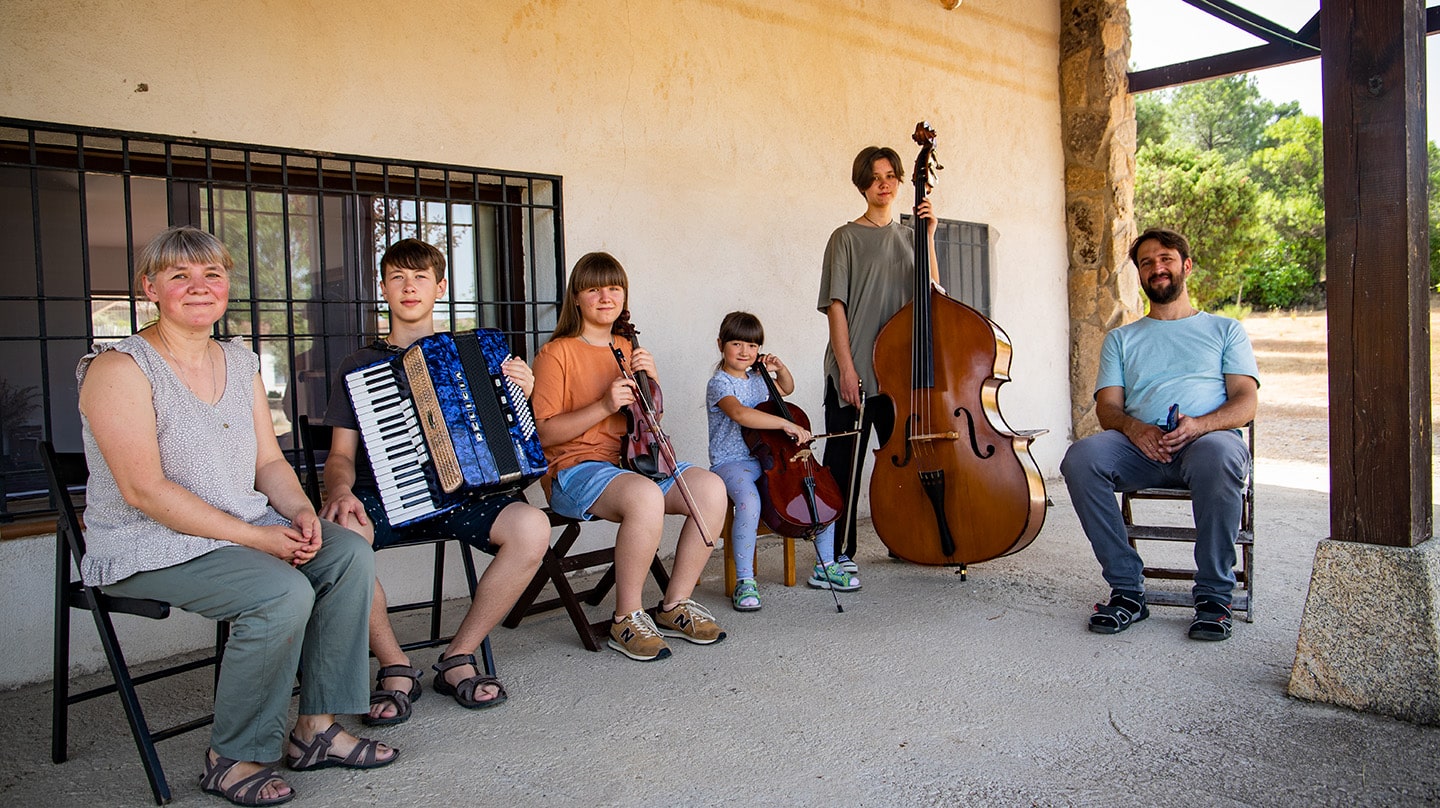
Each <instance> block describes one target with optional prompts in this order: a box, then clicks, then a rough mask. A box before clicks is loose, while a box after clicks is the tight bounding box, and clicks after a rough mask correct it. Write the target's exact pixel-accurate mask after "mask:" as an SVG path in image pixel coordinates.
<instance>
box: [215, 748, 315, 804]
mask: <svg viewBox="0 0 1440 808" xmlns="http://www.w3.org/2000/svg"><path fill="white" fill-rule="evenodd" d="M239 763H240V761H238V760H234V759H232V758H227V757H225V756H224V755H220V754H216V755H215V762H214V763H211V762H210V753H208V752H207V753H205V773H204V774H202V775H200V790H201V791H203V792H205V793H206V794H214V795H215V796H217V797H224V798H225V799H227V800H229V801H230V802H231V803H233V804H235V805H280V804H281V803H286V802H289V801H291V800H293V799H295V789H294V788H290V793H289V794H285V795H284V796H280V797H270V798H268V799H267V798H265V797H261V796H260V789H262V788H264V787H265V786H266V785H268V784H270V783H272V782H274V781H276V780H279V781H280V782H281V783H284V784H285V786H286V787H289V786H290V784H289V783H286V782H285V778H283V777H281V776H280V775H279V774H277V773H276V772H275V770H274V769H271V768H268V767H267V768H264V769H261V770H260V771H258V772H255V773H254V774H252V775H250V776H249V777H242V778H240V779H239V780H236V781H235V782H233V783H231V784H230V786H229V787H228V788H226V787H222V786H221V785H220V781H221V780H224V779H225V775H227V774H229V773H230V770H231V769H233V768H235V766H236V765H238V764H239Z"/></svg>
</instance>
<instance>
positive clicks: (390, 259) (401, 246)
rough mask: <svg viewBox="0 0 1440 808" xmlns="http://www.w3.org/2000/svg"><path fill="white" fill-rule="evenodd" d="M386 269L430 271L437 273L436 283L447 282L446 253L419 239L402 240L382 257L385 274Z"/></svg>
mask: <svg viewBox="0 0 1440 808" xmlns="http://www.w3.org/2000/svg"><path fill="white" fill-rule="evenodd" d="M386 267H398V268H400V269H428V270H430V271H431V272H434V273H435V281H436V283H439V282H440V281H443V280H445V253H443V252H440V248H438V247H436V246H434V245H433V244H428V243H426V242H424V241H421V240H420V239H418V238H402V239H400V240H399V241H397V242H395V243H394V244H391V245H390V247H389V249H387V250H385V255H383V256H381V258H380V271H381V272H384V271H385V268H386Z"/></svg>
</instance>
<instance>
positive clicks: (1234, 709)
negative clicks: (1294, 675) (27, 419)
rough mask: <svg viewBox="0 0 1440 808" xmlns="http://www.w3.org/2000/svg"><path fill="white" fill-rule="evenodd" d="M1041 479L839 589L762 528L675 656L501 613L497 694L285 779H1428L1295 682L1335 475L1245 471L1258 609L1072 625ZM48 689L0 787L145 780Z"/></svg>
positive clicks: (1067, 543) (1388, 785) (20, 702)
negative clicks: (752, 608) (381, 753)
mask: <svg viewBox="0 0 1440 808" xmlns="http://www.w3.org/2000/svg"><path fill="white" fill-rule="evenodd" d="M1259 478H1260V479H1261V480H1262V482H1263V481H1265V480H1267V475H1266V474H1265V473H1264V472H1263V470H1262V473H1261V474H1260V475H1259ZM1049 488H1050V495H1051V497H1052V498H1053V500H1054V502H1055V507H1053V508H1051V509H1050V512H1049V515H1048V517H1047V524H1046V526H1045V529H1044V531H1043V532H1042V533H1041V534H1040V537H1039V538H1038V539H1037V540H1036V542H1035V543H1034V545H1032V546H1031V547H1030V548H1029V549H1027V550H1025V551H1024V552H1021V553H1019V554H1017V555H1015V556H1012V557H1009V558H1005V559H1000V560H997V561H992V562H988V563H985V564H980V565H975V566H972V567H971V569H970V576H969V578H970V579H969V580H968V581H965V582H962V581H961V580H960V578H959V576H957V575H956V574H955V573H954V572H953V571H951V570H948V569H940V568H923V567H916V566H912V565H908V564H902V563H898V562H894V561H891V560H889V559H887V558H886V557H885V551H884V548H883V546H882V545H881V544H880V543H879V541H878V540H877V539H876V538H875V537H874V534H873V533H871V532H869V531H868V527H867V529H866V532H864V533H862V537H861V553H860V558H859V561H860V563H861V572H862V578H863V580H864V582H865V587H864V589H863V590H861V591H860V592H856V593H852V594H849V595H847V596H842V597H843V601H842V602H843V603H844V606H845V611H844V613H843V614H839V613H836V611H835V607H834V604H833V602H832V601H831V599H830V595H829V594H828V593H826V592H822V591H817V590H811V589H808V588H806V587H804V586H803V584H802V586H800V587H796V588H794V589H787V588H786V587H784V586H783V585H781V584H779V583H778V578H779V567H780V563H779V548H778V544H777V543H774V542H770V543H766V544H764V545H763V548H764V549H763V550H762V557H761V565H760V577H761V587H762V589H761V594H762V597H763V598H764V604H765V605H764V609H763V610H762V611H760V612H758V613H754V614H737V613H735V612H733V611H731V610H730V608H729V606H728V598H727V597H726V593H724V592H722V591H721V590H722V587H723V583H722V582H721V564H720V561H719V560H718V559H714V560H712V562H711V565H710V567H709V568H708V569H707V575H706V578H705V580H704V581H703V583H702V586H701V590H700V593H699V596H698V599H700V600H701V601H702V602H705V603H707V604H709V605H711V606H712V608H713V610H714V611H715V613H716V615H717V617H718V618H719V619H720V620H721V622H722V624H723V625H724V626H725V627H726V628H727V629H728V630H729V632H730V636H729V638H728V639H727V640H726V641H724V642H723V643H720V644H719V645H716V646H712V647H707V648H701V647H698V646H693V645H688V644H686V643H683V642H680V641H676V642H674V643H673V646H674V656H673V657H672V658H671V659H669V660H665V661H661V662H657V663H650V664H641V663H636V662H632V661H629V660H627V659H625V658H623V657H621V656H620V655H618V654H616V653H614V652H611V651H605V652H603V653H599V654H592V653H589V652H586V651H585V650H584V649H583V648H582V647H581V646H580V644H579V641H578V639H577V638H576V636H575V634H574V631H573V629H572V628H571V625H570V623H569V621H568V619H567V618H566V617H565V616H564V614H563V613H561V612H552V613H550V614H549V615H545V616H541V617H536V618H531V619H530V620H528V621H526V622H525V623H524V624H522V625H521V627H520V628H519V629H516V630H513V631H512V630H508V629H503V628H502V629H498V630H497V633H496V635H495V636H494V638H493V641H494V646H495V651H496V654H497V657H498V662H499V667H500V674H501V676H502V678H503V679H504V680H505V682H506V684H507V686H508V688H509V691H510V701H509V703H508V704H506V705H505V706H503V707H501V708H498V709H496V710H493V711H480V712H469V711H466V710H463V709H461V708H460V707H458V706H457V705H456V704H455V703H454V702H453V701H450V700H449V699H446V698H442V697H439V696H437V695H436V694H435V693H433V692H428V693H427V695H426V696H425V697H424V698H423V700H421V701H420V702H419V703H418V704H417V705H416V713H415V717H414V718H413V719H412V720H411V721H410V722H409V723H407V724H404V725H402V726H399V727H394V728H388V729H381V730H377V731H374V732H373V733H372V734H373V735H374V736H376V737H381V738H383V739H384V740H385V741H387V742H390V743H393V744H395V745H396V746H399V747H401V749H402V750H403V756H402V759H401V760H400V761H399V762H397V763H396V764H395V765H394V766H392V767H390V768H387V769H381V770H379V771H374V772H368V773H352V772H343V771H338V770H328V771H322V772H314V773H301V774H293V775H291V776H290V782H291V783H292V784H293V785H294V787H295V788H296V789H297V791H298V792H299V797H298V798H297V799H296V800H295V801H294V802H293V803H291V804H293V805H296V806H355V805H365V806H369V805H374V806H412V805H413V806H420V805H464V804H485V805H497V806H572V805H573V806H611V805H614V806H672V805H720V804H734V805H752V806H770V805H777V806H778V805H785V806H795V805H800V806H809V805H834V804H843V805H855V806H950V805H999V806H1032V805H1033V806H1114V805H1167V806H1191V805H1194V806H1200V805H1205V806H1230V805H1263V806H1291V805H1293V806H1326V805H1335V806H1340V805H1344V806H1397V805H1422V804H1433V803H1435V802H1440V770H1437V767H1436V765H1435V761H1436V760H1437V757H1440V754H1437V753H1440V729H1437V728H1431V727H1421V726H1414V725H1410V724H1405V723H1401V722H1399V721H1395V720H1392V719H1389V718H1383V717H1378V716H1374V715H1367V714H1362V713H1356V712H1352V711H1350V710H1346V709H1342V708H1335V707H1330V706H1326V705H1320V704H1311V703H1305V702H1300V701H1296V700H1293V699H1290V698H1288V697H1287V696H1286V695H1285V689H1286V684H1287V681H1288V678H1289V674H1290V666H1291V663H1292V661H1293V659H1294V653H1295V640H1296V634H1297V631H1298V627H1299V622H1300V616H1301V611H1302V608H1303V605H1304V598H1305V593H1306V588H1307V586H1308V583H1309V574H1310V568H1311V562H1312V558H1313V554H1314V546H1315V543H1316V541H1317V540H1319V539H1320V538H1323V537H1324V536H1325V535H1326V534H1327V533H1328V501H1327V496H1326V495H1325V494H1324V493H1323V492H1319V491H1315V490H1307V489H1306V488H1301V487H1296V488H1285V487H1280V486H1275V485H1262V486H1261V487H1260V492H1259V496H1258V502H1259V507H1258V523H1257V536H1258V538H1259V541H1258V543H1257V550H1256V555H1257V568H1258V570H1259V574H1258V576H1257V578H1258V590H1257V618H1256V622H1254V623H1245V622H1243V621H1237V623H1236V628H1235V634H1234V636H1233V637H1232V638H1231V639H1230V640H1229V641H1227V642H1224V643H1200V642H1194V641H1191V640H1189V639H1187V638H1186V636H1185V629H1186V627H1187V625H1188V622H1189V618H1190V614H1189V612H1188V611H1187V610H1183V609H1176V608H1165V607H1159V608H1157V609H1156V610H1155V613H1154V615H1153V616H1152V617H1151V619H1149V620H1147V621H1145V622H1142V623H1139V624H1137V625H1135V626H1134V627H1133V628H1132V629H1130V630H1129V631H1127V632H1125V633H1124V634H1120V635H1117V636H1114V637H1102V636H1100V635H1096V634H1091V633H1089V632H1088V631H1086V630H1085V619H1086V615H1087V614H1088V612H1089V609H1090V604H1091V603H1093V602H1094V601H1095V600H1097V599H1102V598H1103V597H1104V596H1105V595H1106V588H1105V585H1104V583H1103V582H1102V581H1101V579H1100V576H1099V571H1098V566H1097V565H1096V563H1095V561H1094V557H1093V556H1092V555H1091V554H1090V551H1089V546H1088V544H1087V543H1086V541H1085V539H1084V536H1083V535H1082V533H1081V532H1080V529H1079V526H1078V524H1077V522H1076V519H1075V515H1074V512H1073V510H1072V509H1071V508H1070V505H1069V502H1068V500H1067V499H1066V497H1065V491H1064V488H1063V486H1062V485H1060V484H1058V483H1056V482H1053V481H1052V483H1051V484H1050V486H1049ZM802 549H805V548H803V547H802ZM1156 555H1158V554H1156V553H1147V557H1149V558H1151V559H1152V560H1154V557H1155V556H1156ZM1163 586H1165V583H1164V582H1159V583H1154V584H1152V588H1159V587H1163ZM452 607H453V608H454V610H455V612H456V614H458V613H459V610H460V608H461V604H458V603H457V604H452ZM600 613H601V612H600V611H599V610H597V611H596V612H595V614H596V615H597V616H598V615H599V614H600ZM407 620H414V617H413V616H412V617H410V618H407ZM414 627H415V630H416V631H419V630H421V629H420V626H419V624H418V623H416V624H414ZM142 629H143V627H142ZM6 652H7V653H19V652H21V650H20V649H7V650H6ZM24 652H25V653H39V654H47V653H48V652H49V649H48V648H37V649H25V650H24ZM431 661H433V660H432V659H431V658H430V652H425V655H424V656H423V657H417V658H416V662H417V663H423V666H425V667H428V664H429V663H430V662H431ZM97 681H98V680H97ZM427 684H428V678H427ZM163 687H164V688H165V689H164V690H163V691H155V690H153V689H152V690H151V692H150V695H149V696H147V697H145V698H146V703H147V709H149V711H150V715H151V718H152V721H153V723H156V724H159V723H161V722H163V721H165V720H166V719H167V718H171V717H174V716H177V715H183V714H184V709H183V708H188V707H201V708H202V709H203V705H205V704H206V699H205V687H206V679H205V676H204V674H199V675H196V676H195V677H194V681H191V682H188V683H186V684H185V685H184V686H183V687H180V688H176V687H173V686H163ZM49 698H50V689H49V688H48V687H47V686H32V687H27V688H23V689H21V690H16V691H10V692H7V693H3V694H0V710H3V712H4V714H5V715H7V716H9V720H8V721H6V722H5V723H4V725H3V729H0V733H3V737H4V741H5V748H6V749H8V750H9V751H10V760H9V761H8V763H7V765H6V766H5V767H3V769H0V805H7V806H10V805H14V806H45V805H77V806H78V805H90V806H144V805H147V804H151V802H150V794H149V790H148V788H147V786H146V783H145V778H144V774H143V772H142V770H141V768H140V765H139V762H138V758H137V757H136V755H135V751H134V748H133V745H132V743H131V741H130V739H129V737H128V735H127V733H126V729H125V725H124V721H123V717H122V714H121V711H120V709H119V706H118V702H117V701H116V700H115V699H113V698H106V699H102V700H100V701H97V702H91V703H90V704H88V705H84V706H80V707H77V708H75V711H74V718H72V722H73V726H75V732H76V735H77V737H75V738H73V739H72V741H71V744H70V755H71V760H70V761H69V762H67V763H64V764H61V765H54V764H51V763H50V760H49V754H48V750H49V724H50V722H49V713H48V711H49ZM81 736H84V737H81ZM206 742H207V735H206V732H205V731H199V732H194V733H190V734H188V735H184V736H181V737H179V738H175V739H172V740H169V741H165V742H163V743H162V744H161V745H160V752H161V756H162V758H163V760H164V764H165V766H166V769H167V772H168V773H169V776H170V780H171V785H172V788H173V790H174V792H175V803H174V804H175V805H181V806H191V805H193V806H210V805H220V804H223V803H221V802H218V801H217V800H216V799H215V798H212V797H209V796H206V795H204V794H202V793H201V792H200V790H199V788H198V786H197V784H196V778H197V775H198V773H199V768H200V766H199V764H200V760H201V754H202V752H203V750H204V748H205V746H206Z"/></svg>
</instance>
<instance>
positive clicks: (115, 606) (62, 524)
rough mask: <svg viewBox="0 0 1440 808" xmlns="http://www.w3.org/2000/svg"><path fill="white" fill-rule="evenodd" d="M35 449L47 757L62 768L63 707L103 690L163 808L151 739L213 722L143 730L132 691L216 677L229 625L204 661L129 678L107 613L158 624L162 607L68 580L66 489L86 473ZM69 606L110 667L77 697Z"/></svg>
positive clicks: (166, 790)
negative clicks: (42, 530) (41, 491)
mask: <svg viewBox="0 0 1440 808" xmlns="http://www.w3.org/2000/svg"><path fill="white" fill-rule="evenodd" d="M40 449H41V454H40V456H41V460H42V461H43V462H44V465H45V474H46V477H47V478H48V479H49V483H50V497H51V499H52V500H53V501H54V503H55V507H56V508H57V509H58V510H59V512H60V518H59V519H58V520H57V522H56V526H55V527H56V531H55V532H56V535H55V548H56V552H55V638H54V652H55V657H54V670H53V678H54V696H53V710H52V713H51V722H50V759H51V760H53V761H54V762H56V763H64V762H65V760H66V759H67V757H68V749H67V746H68V733H69V717H70V715H69V712H70V705H72V704H78V703H80V702H82V701H88V700H89V699H93V698H96V697H97V696H103V695H105V694H107V693H116V694H118V695H119V696H120V703H121V705H122V706H123V707H124V708H125V718H126V721H127V722H128V723H129V725H130V734H131V736H132V737H134V739H135V748H136V750H137V751H138V752H139V753H140V762H141V764H143V765H144V767H145V776H146V777H147V778H148V779H149V781H150V791H151V793H152V794H154V796H155V803H156V804H157V805H164V804H165V803H167V802H169V801H170V785H169V783H167V782H166V780H165V770H164V769H163V768H162V767H161V765H160V756H159V755H158V754H157V753H156V751H155V744H156V742H158V741H163V740H165V739H166V738H171V737H174V736H176V735H179V734H181V733H185V732H189V731H190V730H192V729H198V728H200V727H203V726H206V725H208V724H210V723H212V722H213V721H214V720H215V716H214V714H213V713H211V714H208V715H204V716H200V717H199V718H195V719H192V720H190V721H186V722H184V723H181V724H176V725H175V726H172V727H168V728H166V729H161V730H151V729H150V726H149V724H147V723H146V721H145V711H144V709H143V708H142V707H141V706H140V699H139V696H138V694H137V693H136V692H135V687H136V686H137V685H142V684H145V683H147V682H153V681H156V680H158V679H164V678H167V677H170V676H175V675H177V674H181V673H186V672H188V671H192V670H196V669H199V668H205V667H211V666H213V667H214V669H215V678H216V679H219V677H220V659H221V656H222V655H223V653H224V649H225V641H226V639H228V637H229V633H230V626H229V624H228V623H225V622H218V623H216V624H215V650H214V653H212V654H211V655H210V656H208V657H205V658H204V659H197V660H194V661H193V662H184V663H181V664H178V665H171V666H169V667H167V668H164V669H161V670H157V671H154V672H152V673H147V674H144V675H142V676H131V675H130V668H129V666H128V665H127V664H126V662H125V654H124V653H123V652H122V651H121V649H120V640H119V638H118V637H117V636H116V634H115V626H114V624H113V622H112V621H111V619H110V615H112V614H131V615H137V616H139V617H146V618H149V619H151V620H163V619H165V618H166V617H169V616H170V604H168V603H165V602H164V601H159V600H148V599H140V598H123V597H112V596H110V595H106V594H105V593H104V592H101V591H100V590H99V589H97V588H95V587H92V586H86V585H85V583H84V581H81V580H72V579H71V571H72V566H73V567H74V568H75V569H78V568H79V566H80V562H81V560H83V559H84V558H85V535H84V533H83V528H82V527H81V524H80V516H79V514H78V512H77V511H76V509H75V504H74V502H73V501H72V500H71V498H70V492H71V490H72V489H76V488H80V487H83V486H84V485H85V483H86V480H87V479H88V477H89V471H88V469H87V468H86V465H85V455H83V454H80V453H58V452H56V451H55V447H54V446H52V445H51V444H50V442H49V441H45V442H43V443H41V444H40ZM71 609H84V610H86V611H88V612H90V615H91V616H92V617H93V618H94V619H95V630H96V631H97V632H98V633H99V634H100V644H101V646H102V647H103V648H104V649H105V660H106V661H107V662H108V663H109V665H110V675H111V678H112V679H113V682H112V683H111V684H108V685H104V686H102V687H97V688H93V689H90V690H86V691H84V692H82V693H71V692H70V610H71Z"/></svg>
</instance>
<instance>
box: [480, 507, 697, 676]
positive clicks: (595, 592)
mask: <svg viewBox="0 0 1440 808" xmlns="http://www.w3.org/2000/svg"><path fill="white" fill-rule="evenodd" d="M545 514H546V515H547V516H549V517H550V526H551V527H558V528H562V530H561V531H560V537H559V538H558V539H556V540H555V544H553V545H552V546H551V547H550V549H548V550H546V551H545V557H544V559H542V560H541V562H540V569H539V570H537V571H536V572H535V577H534V578H532V579H531V580H530V585H529V586H528V587H526V588H525V591H524V592H523V593H521V595H520V599H519V600H517V601H515V605H514V607H512V608H511V609H510V614H508V615H506V617H505V621H504V623H503V624H502V625H504V626H505V627H506V628H516V627H517V626H519V625H520V621H521V620H523V619H525V618H526V617H529V616H530V615H532V614H539V613H541V612H547V611H550V610H551V609H555V608H560V607H564V609H565V611H566V613H567V614H569V615H570V622H571V623H574V624H575V631H576V633H578V634H579V635H580V642H582V643H584V645H585V647H586V648H587V649H588V650H591V651H599V650H600V648H601V645H602V643H604V642H605V641H606V640H607V639H609V637H610V623H611V620H610V618H609V617H606V618H605V619H603V620H597V621H595V622H593V623H592V622H590V618H588V617H586V616H585V610H584V609H583V608H581V606H580V601H582V600H583V601H585V602H586V603H588V604H590V605H591V606H598V605H600V601H602V600H604V599H605V596H606V595H607V594H609V592H610V590H611V589H612V588H614V586H615V548H614V546H610V547H604V548H601V549H599V550H590V551H588V552H583V553H575V554H573V555H572V554H571V552H570V551H571V549H572V548H573V547H574V546H575V541H576V540H577V539H579V538H580V524H581V522H580V520H578V519H571V518H569V517H566V516H561V515H560V514H557V513H555V512H554V511H552V510H550V509H549V508H546V509H545ZM607 564H608V565H609V566H608V568H607V569H606V570H605V574H603V575H601V576H600V580H599V581H596V582H595V585H594V586H592V587H590V588H589V589H586V590H584V591H581V592H576V591H575V589H574V587H572V586H571V585H570V579H569V574H570V573H572V572H580V571H582V570H588V569H590V568H592V567H599V566H601V565H607ZM650 576H651V577H652V578H654V579H655V583H657V584H659V585H660V590H661V591H662V592H663V591H664V590H665V589H666V588H667V587H668V586H670V575H669V573H667V572H666V571H665V566H664V565H663V564H661V563H660V556H659V554H658V553H657V554H656V556H655V558H653V559H651V561H650ZM546 584H550V585H552V586H553V587H554V588H555V597H553V598H548V599H546V600H542V601H540V602H538V603H537V602H536V600H535V599H536V598H538V597H539V596H540V592H541V590H543V589H544V588H545V585H546Z"/></svg>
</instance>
